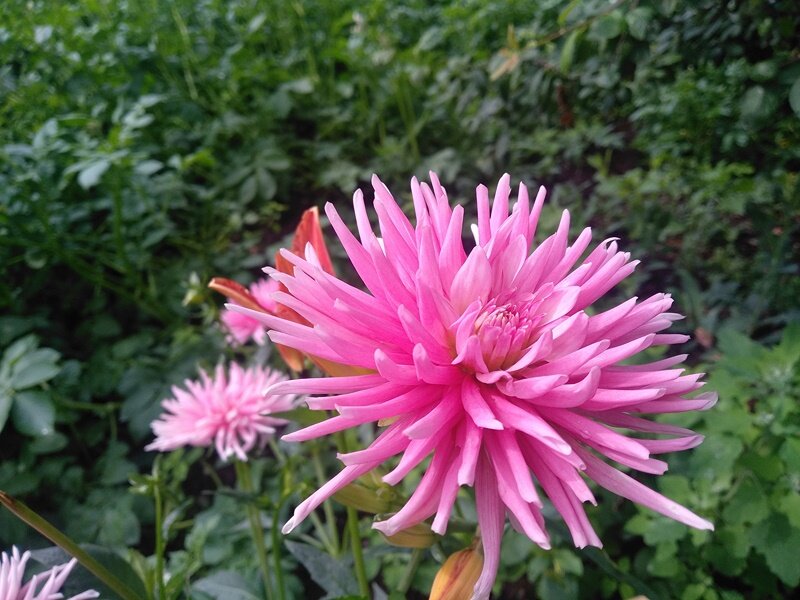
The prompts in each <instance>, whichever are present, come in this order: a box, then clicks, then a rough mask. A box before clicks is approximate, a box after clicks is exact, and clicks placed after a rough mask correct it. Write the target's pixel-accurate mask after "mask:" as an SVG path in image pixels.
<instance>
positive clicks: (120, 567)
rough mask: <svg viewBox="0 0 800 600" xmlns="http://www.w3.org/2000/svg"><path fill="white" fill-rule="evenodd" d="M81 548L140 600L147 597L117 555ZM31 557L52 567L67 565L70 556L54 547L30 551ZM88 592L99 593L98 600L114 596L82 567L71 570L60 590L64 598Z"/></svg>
mask: <svg viewBox="0 0 800 600" xmlns="http://www.w3.org/2000/svg"><path fill="white" fill-rule="evenodd" d="M81 548H82V549H83V550H85V551H86V552H87V553H88V554H89V556H91V557H92V558H93V559H95V560H96V561H97V562H98V563H100V564H101V565H103V566H104V567H105V568H106V569H108V570H109V571H111V572H112V573H114V575H115V576H116V577H117V578H118V579H119V580H120V581H121V582H122V583H123V584H125V585H126V586H127V587H128V588H129V589H130V590H133V591H134V592H136V593H137V594H139V597H140V598H146V597H147V594H146V592H145V589H144V585H142V580H141V579H140V578H139V576H138V575H137V574H136V572H135V571H134V570H133V569H132V568H131V566H130V565H129V564H128V561H126V560H124V559H123V558H122V557H121V556H119V554H117V553H116V552H113V551H112V550H109V549H107V548H103V547H101V546H94V545H91V544H81ZM31 558H32V559H33V560H35V561H36V562H38V563H40V564H41V565H43V566H45V567H47V568H51V567H54V566H55V565H59V564H63V563H65V562H67V561H68V560H69V558H70V556H69V554H67V553H66V552H64V551H63V550H62V549H61V548H59V547H57V546H55V547H52V548H44V549H42V550H34V551H32V552H31ZM88 589H94V590H96V591H98V592H100V597H101V598H115V597H117V595H116V594H115V593H114V592H113V591H112V590H111V588H109V587H108V586H106V585H105V584H104V583H102V582H101V581H100V580H99V579H98V578H97V577H95V576H94V575H92V574H91V573H90V572H89V571H87V570H86V569H85V568H84V567H83V566H81V565H78V566H77V567H75V569H73V570H72V572H71V573H70V575H69V578H68V579H67V581H66V583H65V584H64V587H63V588H62V589H61V591H62V592H64V593H65V596H66V597H71V596H73V595H77V594H79V593H81V592H84V591H86V590H88Z"/></svg>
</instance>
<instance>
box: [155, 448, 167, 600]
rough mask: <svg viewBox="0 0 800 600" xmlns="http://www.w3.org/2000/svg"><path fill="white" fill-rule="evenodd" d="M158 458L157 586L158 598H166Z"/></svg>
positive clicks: (156, 481) (162, 514) (162, 515)
mask: <svg viewBox="0 0 800 600" xmlns="http://www.w3.org/2000/svg"><path fill="white" fill-rule="evenodd" d="M158 463H159V461H158V458H156V462H155V464H154V466H153V469H154V475H155V482H154V485H153V498H154V500H155V505H156V506H155V509H156V522H155V526H156V586H157V594H156V597H157V598H158V600H165V599H166V597H167V590H166V588H165V586H164V502H163V499H162V498H161V480H160V477H159V474H160V473H159V469H158Z"/></svg>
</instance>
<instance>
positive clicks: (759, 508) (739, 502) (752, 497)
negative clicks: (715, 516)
mask: <svg viewBox="0 0 800 600" xmlns="http://www.w3.org/2000/svg"><path fill="white" fill-rule="evenodd" d="M768 514H769V504H768V503H767V497H766V496H765V495H764V492H763V490H762V489H761V486H760V485H759V484H758V482H757V481H755V480H753V479H745V480H744V481H743V482H742V483H741V484H740V485H739V488H738V489H737V490H736V493H735V494H734V496H733V498H731V501H730V502H729V503H728V505H727V506H726V507H725V509H724V510H723V511H722V516H723V518H724V519H725V520H726V521H728V522H729V523H733V524H735V525H739V524H742V523H758V522H759V521H761V520H762V519H764V518H765V517H766V516H767V515H768Z"/></svg>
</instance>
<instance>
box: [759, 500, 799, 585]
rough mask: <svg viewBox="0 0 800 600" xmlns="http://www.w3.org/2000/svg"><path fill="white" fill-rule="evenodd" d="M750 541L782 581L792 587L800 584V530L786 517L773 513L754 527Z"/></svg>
mask: <svg viewBox="0 0 800 600" xmlns="http://www.w3.org/2000/svg"><path fill="white" fill-rule="evenodd" d="M750 539H751V541H752V542H753V546H755V548H756V550H758V551H759V552H760V553H761V554H763V555H764V558H766V560H767V566H768V567H769V569H770V571H772V572H773V573H774V574H775V575H777V576H778V577H779V578H780V580H781V581H783V582H784V583H785V584H786V585H788V586H790V587H793V586H796V585H797V584H798V583H800V561H798V560H797V557H798V556H800V529H796V528H794V527H792V526H791V525H790V523H789V521H788V519H787V518H786V517H785V516H783V515H780V514H777V513H773V514H772V515H770V516H769V518H767V519H765V520H764V521H762V522H761V523H759V524H758V525H756V526H755V527H753V529H752V530H751V532H750Z"/></svg>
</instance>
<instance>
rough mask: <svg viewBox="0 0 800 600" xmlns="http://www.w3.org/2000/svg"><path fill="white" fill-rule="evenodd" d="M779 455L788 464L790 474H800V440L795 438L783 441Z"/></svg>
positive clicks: (787, 468)
mask: <svg viewBox="0 0 800 600" xmlns="http://www.w3.org/2000/svg"><path fill="white" fill-rule="evenodd" d="M778 455H779V456H780V457H781V459H783V462H784V463H786V470H787V471H788V472H789V473H800V439H798V438H796V437H795V438H786V439H785V440H783V444H781V449H780V451H779V452H778Z"/></svg>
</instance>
